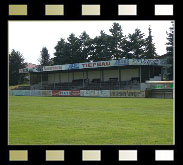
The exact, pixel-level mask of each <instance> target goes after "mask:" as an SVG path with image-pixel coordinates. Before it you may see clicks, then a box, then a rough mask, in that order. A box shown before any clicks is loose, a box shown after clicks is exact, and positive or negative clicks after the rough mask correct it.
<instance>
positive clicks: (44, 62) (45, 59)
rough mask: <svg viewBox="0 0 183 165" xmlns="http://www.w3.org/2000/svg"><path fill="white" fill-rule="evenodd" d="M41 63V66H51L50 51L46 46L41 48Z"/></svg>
mask: <svg viewBox="0 0 183 165" xmlns="http://www.w3.org/2000/svg"><path fill="white" fill-rule="evenodd" d="M38 61H39V64H40V65H41V66H49V65H50V64H51V63H50V55H49V53H48V49H47V48H46V47H43V48H42V50H41V57H40V59H38Z"/></svg>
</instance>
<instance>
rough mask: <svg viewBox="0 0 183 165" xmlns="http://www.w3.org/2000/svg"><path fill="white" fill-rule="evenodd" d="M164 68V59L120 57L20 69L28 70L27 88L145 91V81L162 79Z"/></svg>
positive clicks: (22, 70)
mask: <svg viewBox="0 0 183 165" xmlns="http://www.w3.org/2000/svg"><path fill="white" fill-rule="evenodd" d="M166 67H167V63H166V60H165V59H119V60H110V61H97V62H87V63H76V64H65V65H54V66H42V67H39V68H31V69H28V70H27V69H26V70H24V69H21V70H20V71H19V72H20V73H27V72H28V73H30V90H60V91H62V90H63V91H67V90H70V91H71V90H72V91H75V90H110V91H111V90H147V89H149V86H148V83H146V82H148V81H151V82H156V81H162V79H163V77H164V71H165V70H166ZM26 88H28V87H26ZM21 89H22V88H21ZM21 89H20V90H21Z"/></svg>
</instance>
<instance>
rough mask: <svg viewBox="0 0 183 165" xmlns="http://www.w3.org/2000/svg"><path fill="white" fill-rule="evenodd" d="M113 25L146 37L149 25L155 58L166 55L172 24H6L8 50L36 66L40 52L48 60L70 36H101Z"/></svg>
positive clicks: (108, 22) (30, 22)
mask: <svg viewBox="0 0 183 165" xmlns="http://www.w3.org/2000/svg"><path fill="white" fill-rule="evenodd" d="M114 22H116V23H119V24H120V25H121V27H122V30H123V34H124V35H128V34H129V33H130V34H132V33H134V31H135V29H136V28H139V29H140V30H141V31H142V32H143V33H144V34H145V37H147V36H148V28H149V25H150V26H151V29H152V36H153V43H154V44H155V47H156V52H157V54H158V55H163V54H165V53H166V45H165V44H166V43H167V39H166V37H167V34H166V31H167V32H169V28H170V27H171V21H169V20H168V21H162V20H160V21H131V20H130V21H119V20H117V21H115V20H112V21H93V20H92V21H9V29H8V30H9V34H8V42H9V44H8V45H9V46H8V51H9V53H10V52H11V50H12V49H15V50H16V51H19V52H20V53H21V54H22V55H23V57H24V59H25V62H27V63H33V64H38V59H39V58H40V54H41V53H40V52H41V50H42V48H43V47H47V49H48V53H49V54H50V57H51V58H52V57H53V54H54V52H55V49H54V47H55V46H56V45H57V42H58V41H59V40H60V39H61V38H64V39H67V38H68V37H69V35H70V34H71V33H74V34H75V35H76V36H77V37H78V36H79V35H80V34H81V33H82V32H83V31H86V32H87V34H89V36H90V37H91V38H94V37H96V36H99V35H100V31H101V30H104V32H105V33H106V34H110V32H109V29H110V28H111V27H112V24H113V23H114Z"/></svg>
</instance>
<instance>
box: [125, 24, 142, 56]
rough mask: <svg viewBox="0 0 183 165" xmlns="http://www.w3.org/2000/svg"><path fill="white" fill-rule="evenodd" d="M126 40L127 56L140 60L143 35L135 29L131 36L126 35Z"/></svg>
mask: <svg viewBox="0 0 183 165" xmlns="http://www.w3.org/2000/svg"><path fill="white" fill-rule="evenodd" d="M128 38H129V40H128V44H127V45H128V56H130V57H132V58H141V57H142V56H143V54H144V45H145V39H144V33H142V32H141V30H140V29H138V28H137V29H135V32H134V33H133V34H129V35H128Z"/></svg>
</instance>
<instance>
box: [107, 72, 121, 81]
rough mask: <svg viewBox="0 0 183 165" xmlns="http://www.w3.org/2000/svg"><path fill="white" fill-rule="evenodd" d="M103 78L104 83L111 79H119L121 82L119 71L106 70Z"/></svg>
mask: <svg viewBox="0 0 183 165" xmlns="http://www.w3.org/2000/svg"><path fill="white" fill-rule="evenodd" d="M103 76H104V81H108V80H109V78H118V80H119V70H104V72H103Z"/></svg>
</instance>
